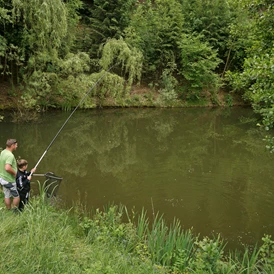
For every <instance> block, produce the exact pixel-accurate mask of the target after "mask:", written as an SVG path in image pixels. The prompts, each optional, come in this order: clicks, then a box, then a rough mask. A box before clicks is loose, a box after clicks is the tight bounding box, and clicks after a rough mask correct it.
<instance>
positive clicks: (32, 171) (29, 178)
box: [27, 167, 36, 181]
mask: <svg viewBox="0 0 274 274" xmlns="http://www.w3.org/2000/svg"><path fill="white" fill-rule="evenodd" d="M35 171H36V168H35V167H34V168H33V169H32V170H31V171H30V172H29V174H33V173H34V172H35ZM27 179H28V180H29V181H30V180H31V176H30V175H29V176H28V177H27Z"/></svg>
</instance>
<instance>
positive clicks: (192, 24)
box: [180, 0, 232, 60]
mask: <svg viewBox="0 0 274 274" xmlns="http://www.w3.org/2000/svg"><path fill="white" fill-rule="evenodd" d="M180 2H182V12H183V15H184V17H185V22H186V23H185V27H186V29H188V30H189V32H192V33H196V34H201V35H203V40H204V41H206V42H208V43H209V44H210V46H211V47H213V48H214V49H215V50H217V52H218V57H219V58H222V59H223V60H224V57H225V54H226V51H227V41H228V38H229V25H230V23H231V22H232V18H231V8H230V7H229V4H228V2H227V1H222V0H193V1H180Z"/></svg>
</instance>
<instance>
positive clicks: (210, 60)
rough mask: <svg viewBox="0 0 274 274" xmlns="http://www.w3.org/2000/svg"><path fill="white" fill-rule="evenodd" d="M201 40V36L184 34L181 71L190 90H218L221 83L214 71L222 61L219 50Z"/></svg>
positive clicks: (181, 47)
mask: <svg viewBox="0 0 274 274" xmlns="http://www.w3.org/2000/svg"><path fill="white" fill-rule="evenodd" d="M201 40H202V37H201V36H194V35H186V34H183V35H182V37H181V42H180V50H181V61H180V62H181V66H180V69H179V73H180V74H181V75H182V76H184V78H185V79H186V81H187V84H188V88H189V89H190V92H191V91H195V90H196V91H197V90H201V89H203V88H205V89H213V90H216V89H217V87H219V84H220V80H219V76H218V75H217V74H216V73H215V72H214V70H215V69H216V67H217V66H218V65H219V63H220V59H218V58H217V52H216V51H215V50H213V49H212V48H211V47H210V46H209V45H208V44H207V43H203V42H201Z"/></svg>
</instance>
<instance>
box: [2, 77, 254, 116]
mask: <svg viewBox="0 0 274 274" xmlns="http://www.w3.org/2000/svg"><path fill="white" fill-rule="evenodd" d="M0 94H1V96H0V110H18V111H20V112H22V111H24V110H26V108H25V107H24V105H23V103H22V100H21V95H22V91H20V89H19V88H16V87H14V86H13V85H11V84H10V83H8V82H5V81H4V82H1V83H0ZM79 101H80V99H79ZM78 103H79V102H78V101H75V102H74V104H75V106H76V105H77V104H78ZM75 106H70V107H69V108H73V107H75ZM232 106H249V104H248V103H247V102H245V101H244V100H243V98H242V97H241V96H240V95H238V94H235V93H233V92H227V91H224V90H219V91H218V92H217V93H214V94H211V93H210V92H208V91H204V92H203V96H201V97H200V98H196V99H195V100H193V99H192V100H187V99H183V98H177V99H175V100H166V99H163V98H161V95H160V93H159V92H158V91H157V90H156V89H154V88H149V87H148V86H146V85H138V86H133V88H132V90H131V92H130V94H129V96H128V98H127V99H126V100H121V101H118V102H117V100H114V99H113V98H111V97H107V98H105V99H104V100H103V101H102V100H100V99H98V98H93V104H92V105H90V106H89V107H90V108H97V107H100V108H102V107H104V108H109V107H232ZM85 107H86V106H85ZM58 108H59V109H63V108H64V106H62V105H59V106H58V105H56V106H55V107H54V109H58ZM80 108H81V106H80ZM38 109H40V108H39V107H38ZM66 110H67V109H66Z"/></svg>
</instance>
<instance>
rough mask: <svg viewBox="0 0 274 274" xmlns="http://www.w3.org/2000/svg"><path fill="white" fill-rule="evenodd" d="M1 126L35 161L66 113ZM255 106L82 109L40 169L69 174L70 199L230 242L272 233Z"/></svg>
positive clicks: (268, 169)
mask: <svg viewBox="0 0 274 274" xmlns="http://www.w3.org/2000/svg"><path fill="white" fill-rule="evenodd" d="M68 115H69V114H68V113H60V112H52V113H48V114H45V115H44V116H43V117H41V119H40V120H39V121H38V122H36V123H31V124H18V125H14V124H11V123H8V122H2V123H0V132H1V143H2V144H4V143H5V140H6V138H7V137H10V136H12V137H15V138H17V139H18V141H19V148H18V150H17V151H16V156H17V157H19V156H21V157H23V158H27V159H28V160H29V163H30V165H33V166H34V165H35V164H36V163H37V161H38V159H39V157H40V156H41V155H42V154H43V152H44V150H45V149H46V148H47V146H48V145H49V144H50V142H51V140H52V139H53V137H54V136H55V134H56V133H57V132H58V130H59V129H60V128H61V126H62V124H63V123H64V121H65V120H66V118H67V117H68ZM255 118H256V117H254V116H253V113H252V111H251V110H249V109H245V108H233V109H200V108H197V109H195V108H193V109H111V110H94V111H77V112H75V114H74V115H73V116H72V118H71V119H70V121H69V122H68V124H67V125H66V126H65V127H64V129H63V130H62V132H61V134H60V135H59V136H58V137H57V139H56V141H55V142H54V143H53V145H52V147H51V148H50V149H49V151H48V152H47V154H46V156H45V157H44V158H43V160H42V161H41V163H40V165H39V167H38V172H39V173H45V172H47V171H53V172H55V173H56V174H57V175H59V176H62V177H63V182H62V185H61V186H60V189H59V194H60V197H61V198H62V199H63V201H64V206H67V207H69V206H72V205H73V203H75V201H76V200H77V199H79V197H80V199H81V200H82V202H83V203H85V204H86V205H87V207H88V208H91V207H102V206H104V205H106V204H107V203H108V202H115V203H122V204H125V205H126V206H128V207H129V208H132V207H135V208H136V209H137V210H141V208H142V207H145V208H146V209H147V211H148V212H149V214H152V202H153V206H154V209H155V210H156V211H160V212H161V213H164V216H165V219H166V220H167V221H168V222H169V221H172V220H173V218H174V217H177V218H179V219H180V220H181V222H182V225H183V226H184V227H185V228H190V227H193V229H194V232H196V233H201V235H209V236H210V235H211V234H212V233H221V235H222V236H223V237H224V238H225V239H226V240H228V241H229V246H231V247H234V246H235V247H239V246H241V244H254V243H255V242H256V241H259V240H260V238H261V237H262V236H263V234H264V233H270V234H273V226H274V218H273V214H272V208H273V206H274V201H273V199H272V197H273V193H274V186H273V184H272V178H273V156H272V155H271V154H269V153H268V152H266V151H265V150H264V145H265V144H264V143H263V141H262V139H263V138H264V134H265V133H264V132H263V131H261V130H260V129H257V128H255V126H254V125H255V124H256V121H255Z"/></svg>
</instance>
